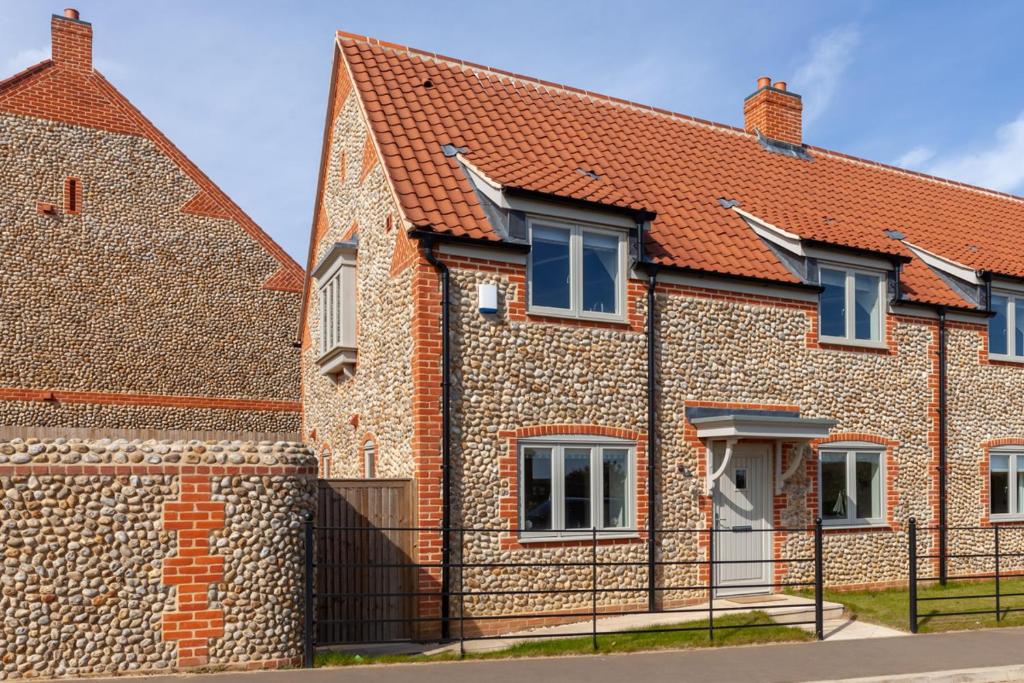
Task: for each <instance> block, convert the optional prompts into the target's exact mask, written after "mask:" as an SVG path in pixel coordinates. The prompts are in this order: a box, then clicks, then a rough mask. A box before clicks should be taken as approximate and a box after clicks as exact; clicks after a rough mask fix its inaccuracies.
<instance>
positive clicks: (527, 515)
mask: <svg viewBox="0 0 1024 683" xmlns="http://www.w3.org/2000/svg"><path fill="white" fill-rule="evenodd" d="M551 483H552V482H551V449H550V448H525V449H523V481H522V487H523V491H522V496H523V528H524V529H528V530H532V531H536V530H538V529H550V528H551Z"/></svg>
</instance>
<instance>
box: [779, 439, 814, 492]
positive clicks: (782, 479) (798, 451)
mask: <svg viewBox="0 0 1024 683" xmlns="http://www.w3.org/2000/svg"><path fill="white" fill-rule="evenodd" d="M809 448H810V444H809V443H808V442H806V441H804V442H802V443H801V444H800V445H799V446H797V447H796V448H795V449H793V462H791V463H789V467H787V468H786V471H785V472H783V473H782V474H781V475H780V476H779V478H778V479H777V480H776V481H775V493H776V495H778V494H781V493H782V487H783V486H784V485H785V484H786V482H787V481H789V480H790V479H791V478H792V477H793V475H794V474H796V471H797V468H799V467H800V464H801V463H803V461H804V456H805V455H806V454H807V451H808V449H809ZM775 456H776V458H777V460H776V462H777V463H778V466H779V469H782V444H781V443H779V444H778V445H777V446H776V451H775Z"/></svg>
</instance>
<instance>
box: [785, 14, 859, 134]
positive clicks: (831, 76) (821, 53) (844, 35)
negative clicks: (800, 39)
mask: <svg viewBox="0 0 1024 683" xmlns="http://www.w3.org/2000/svg"><path fill="white" fill-rule="evenodd" d="M859 43H860V30H859V29H858V28H857V27H856V26H853V25H849V26H840V27H839V28H836V29H833V30H832V31H829V32H828V33H826V34H824V35H822V36H819V37H817V38H816V39H815V40H814V42H813V43H812V46H811V56H810V58H809V59H808V60H807V62H806V63H805V64H804V65H803V66H801V67H800V68H799V69H798V70H797V72H796V74H795V76H794V77H793V85H794V89H795V90H796V92H798V93H800V94H801V95H803V98H804V125H807V124H809V123H813V122H814V120H815V119H817V118H818V117H819V116H821V115H822V114H823V113H824V112H825V110H826V109H827V108H828V105H829V104H830V103H831V101H832V96H833V95H834V94H835V92H836V88H837V87H838V86H839V82H840V79H841V77H842V75H843V72H844V71H845V70H846V67H848V66H849V65H850V62H851V61H853V52H854V50H856V48H857V45H858V44H859Z"/></svg>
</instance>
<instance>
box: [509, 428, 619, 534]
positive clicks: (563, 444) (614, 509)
mask: <svg viewBox="0 0 1024 683" xmlns="http://www.w3.org/2000/svg"><path fill="white" fill-rule="evenodd" d="M635 469H636V449H635V448H634V446H632V445H630V444H629V442H623V441H607V442H605V441H592V440H576V439H570V438H566V439H564V440H559V441H553V440H537V441H533V440H531V441H526V442H521V443H520V446H519V528H520V530H521V534H522V536H524V537H528V538H562V537H572V536H579V535H584V536H586V535H589V534H590V532H591V529H592V528H597V529H600V530H603V531H621V532H623V534H629V533H633V532H635V531H636V496H635V492H636V486H635V481H636V472H635ZM610 535H611V534H607V533H605V534H602V535H601V538H607V537H609V536H610Z"/></svg>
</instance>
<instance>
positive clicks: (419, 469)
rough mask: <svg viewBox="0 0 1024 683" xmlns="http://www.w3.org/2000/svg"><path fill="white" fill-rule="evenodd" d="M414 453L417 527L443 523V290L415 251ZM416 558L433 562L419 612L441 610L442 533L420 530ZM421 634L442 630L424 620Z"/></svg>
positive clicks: (424, 577)
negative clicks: (437, 629)
mask: <svg viewBox="0 0 1024 683" xmlns="http://www.w3.org/2000/svg"><path fill="white" fill-rule="evenodd" d="M412 295H413V316H412V338H413V352H412V382H413V404H412V423H413V427H412V428H413V434H412V455H413V468H414V475H413V480H414V481H415V482H416V484H415V486H416V526H418V527H429V528H439V527H440V526H441V503H442V501H441V475H442V471H441V289H440V278H439V276H438V274H437V272H436V271H435V270H434V267H433V266H431V265H430V264H429V263H427V261H426V260H425V259H424V258H423V257H422V256H417V259H416V261H415V262H414V264H413V274H412ZM416 553H417V557H416V560H415V561H416V562H418V563H420V564H429V565H434V566H429V567H422V568H420V569H419V570H418V572H417V576H416V581H417V586H416V590H417V591H419V592H420V593H422V594H423V595H421V596H420V597H419V598H418V599H417V607H416V616H417V617H420V618H432V617H437V616H439V615H440V613H441V599H440V589H441V569H440V563H441V534H440V532H429V531H427V532H420V533H419V538H418V543H417V545H416ZM422 626H423V629H422V630H423V632H422V633H420V635H421V636H423V637H429V636H433V637H436V636H437V635H438V634H437V633H435V632H434V631H435V630H436V625H435V624H434V623H433V622H422Z"/></svg>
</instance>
